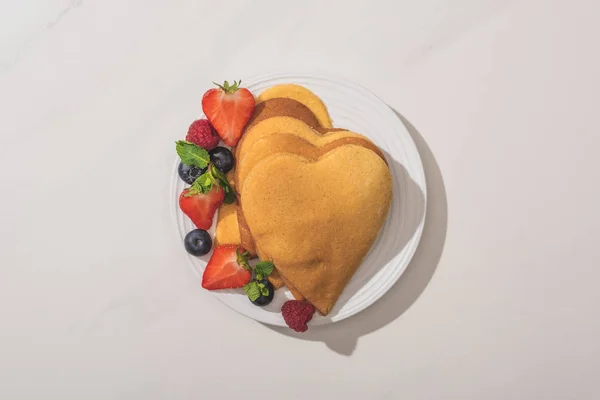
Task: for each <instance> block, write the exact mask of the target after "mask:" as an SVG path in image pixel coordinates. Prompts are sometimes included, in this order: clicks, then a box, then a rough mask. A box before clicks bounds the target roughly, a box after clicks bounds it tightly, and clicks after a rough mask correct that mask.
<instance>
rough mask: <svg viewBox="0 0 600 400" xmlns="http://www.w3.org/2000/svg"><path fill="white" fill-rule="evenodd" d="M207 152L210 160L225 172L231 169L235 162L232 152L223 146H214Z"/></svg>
mask: <svg viewBox="0 0 600 400" xmlns="http://www.w3.org/2000/svg"><path fill="white" fill-rule="evenodd" d="M208 154H209V155H210V162H211V163H213V164H214V165H215V167H217V168H218V169H219V171H221V172H223V173H225V174H226V173H227V172H229V171H231V169H232V168H233V165H234V164H235V161H234V159H233V154H231V151H229V149H227V148H225V147H215V148H214V149H212V150H211V151H209V152H208Z"/></svg>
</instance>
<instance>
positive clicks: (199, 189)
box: [186, 171, 214, 197]
mask: <svg viewBox="0 0 600 400" xmlns="http://www.w3.org/2000/svg"><path fill="white" fill-rule="evenodd" d="M213 184H214V181H213V178H212V176H211V175H210V174H209V173H208V171H207V172H205V173H203V174H202V175H200V176H199V177H197V178H196V180H195V181H194V183H193V184H192V186H190V190H189V191H188V192H187V194H186V197H187V196H195V195H197V194H200V193H202V194H206V193H208V192H210V191H211V189H212V187H213Z"/></svg>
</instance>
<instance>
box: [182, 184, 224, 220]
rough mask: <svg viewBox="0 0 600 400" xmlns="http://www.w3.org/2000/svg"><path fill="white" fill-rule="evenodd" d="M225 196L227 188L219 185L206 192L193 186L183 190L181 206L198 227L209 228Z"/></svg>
mask: <svg viewBox="0 0 600 400" xmlns="http://www.w3.org/2000/svg"><path fill="white" fill-rule="evenodd" d="M198 179H200V178H198ZM224 198H225V190H223V188H221V187H219V186H218V185H213V186H212V188H211V189H210V190H209V191H208V192H207V193H206V194H204V193H202V192H201V191H195V190H194V188H193V187H191V188H188V189H185V190H184V191H183V192H181V195H180V196H179V207H180V208H181V211H183V213H184V214H185V215H187V216H188V217H189V218H190V219H191V220H192V222H193V223H194V225H196V227H198V228H200V229H204V230H207V229H210V227H211V226H212V223H213V217H214V215H215V212H217V209H218V208H219V206H220V205H221V203H223V199H224Z"/></svg>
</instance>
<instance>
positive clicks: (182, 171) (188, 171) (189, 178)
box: [177, 163, 206, 185]
mask: <svg viewBox="0 0 600 400" xmlns="http://www.w3.org/2000/svg"><path fill="white" fill-rule="evenodd" d="M177 172H178V173H179V177H180V178H181V180H182V181H184V182H185V183H187V184H190V185H191V184H192V183H194V181H195V180H196V178H198V177H199V176H200V175H202V174H203V173H205V172H206V168H198V167H190V166H189V165H185V164H184V163H179V167H178V168H177Z"/></svg>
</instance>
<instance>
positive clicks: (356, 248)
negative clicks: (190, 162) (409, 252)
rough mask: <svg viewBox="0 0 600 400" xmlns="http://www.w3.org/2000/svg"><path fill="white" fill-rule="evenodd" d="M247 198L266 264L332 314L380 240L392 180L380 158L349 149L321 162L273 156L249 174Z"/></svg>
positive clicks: (247, 211)
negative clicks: (343, 293) (331, 311)
mask: <svg viewBox="0 0 600 400" xmlns="http://www.w3.org/2000/svg"><path fill="white" fill-rule="evenodd" d="M348 166H352V168H349V167H348ZM242 198H243V199H244V201H243V202H242V208H243V213H244V215H245V217H246V221H247V223H248V225H249V227H250V229H251V231H252V234H253V235H254V239H255V240H256V243H257V245H258V247H259V256H260V257H261V259H263V260H271V261H273V263H274V264H275V265H276V266H277V269H278V271H279V273H280V274H281V275H282V276H284V277H285V278H286V280H288V281H289V282H290V283H291V284H292V285H293V286H295V288H296V289H297V290H298V291H299V292H300V293H301V294H302V295H303V296H304V297H306V299H307V300H308V301H309V302H310V303H312V304H313V305H314V306H315V307H316V308H317V310H318V311H319V312H320V313H321V314H323V315H326V314H328V313H329V311H330V310H331V309H332V307H333V306H334V305H335V302H336V301H337V299H338V298H339V296H340V294H341V293H342V291H343V290H344V288H345V287H346V285H347V283H348V282H349V281H350V279H351V278H352V276H353V274H354V272H355V271H356V269H357V268H358V267H359V266H360V263H361V261H362V260H363V258H364V256H365V255H366V254H367V253H368V251H369V249H370V248H371V246H372V245H373V243H374V242H375V239H376V238H377V235H378V233H379V230H380V229H381V226H382V225H383V222H384V220H385V218H386V215H387V213H388V210H389V206H390V202H391V198H392V179H391V174H390V171H389V169H388V167H387V164H386V163H385V162H384V161H383V159H382V158H381V157H380V156H379V155H377V154H376V153H375V152H374V151H372V150H370V149H367V148H364V147H362V146H357V145H353V144H349V145H342V146H339V147H336V148H334V149H333V150H331V151H329V152H328V153H325V154H323V155H322V156H321V157H320V158H319V160H318V161H315V162H311V161H309V160H307V159H306V158H304V157H302V156H300V155H297V154H290V153H278V154H273V155H270V156H268V157H267V158H265V159H264V160H262V161H261V162H260V163H258V164H257V165H256V166H255V167H254V168H253V169H252V170H251V171H250V172H249V173H248V175H247V177H246V179H245V181H244V187H243V189H242Z"/></svg>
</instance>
